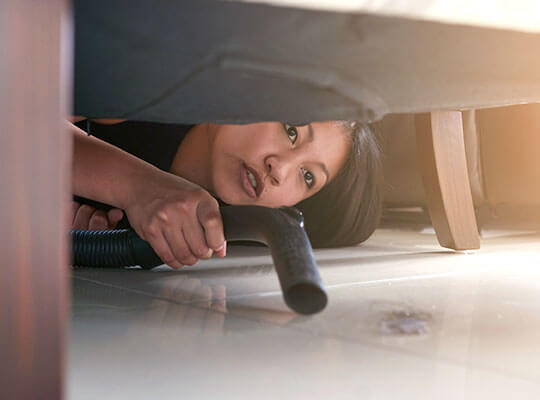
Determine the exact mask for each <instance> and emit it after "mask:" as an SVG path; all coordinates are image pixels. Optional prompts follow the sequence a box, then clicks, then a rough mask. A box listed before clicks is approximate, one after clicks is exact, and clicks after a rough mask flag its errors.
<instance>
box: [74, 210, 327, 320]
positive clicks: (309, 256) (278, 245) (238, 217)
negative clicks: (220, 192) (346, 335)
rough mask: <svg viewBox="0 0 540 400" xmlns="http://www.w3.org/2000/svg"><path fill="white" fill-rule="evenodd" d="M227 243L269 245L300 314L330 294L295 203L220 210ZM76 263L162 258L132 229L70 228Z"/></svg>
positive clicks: (148, 264)
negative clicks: (275, 206) (293, 205)
mask: <svg viewBox="0 0 540 400" xmlns="http://www.w3.org/2000/svg"><path fill="white" fill-rule="evenodd" d="M220 211H221V216H222V219H223V227H224V233H225V239H226V240H227V241H238V240H242V241H255V242H260V243H264V244H265V245H267V246H268V247H269V249H270V252H271V254H272V259H273V261H274V265H275V269H276V272H277V275H278V278H279V283H280V285H281V289H282V292H283V298H284V300H285V303H286V304H287V305H288V306H289V307H290V308H291V309H292V310H294V311H296V312H297V313H299V314H314V313H317V312H319V311H321V310H323V309H324V307H325V306H326V304H327V301H328V300H327V294H326V291H325V290H324V287H323V285H322V280H321V277H320V275H319V271H318V269H317V264H316V263H315V259H314V258H313V250H312V248H311V243H310V242H309V239H308V236H307V234H306V232H305V230H304V218H303V216H302V213H301V212H300V211H298V210H297V209H295V208H292V207H281V208H269V207H261V206H225V207H221V208H220ZM71 236H72V240H73V260H72V265H73V266H74V267H75V266H77V267H102V268H119V267H126V266H134V265H139V266H141V267H142V268H145V269H150V268H153V267H156V266H158V265H162V264H163V261H161V259H160V258H159V257H158V255H157V254H156V253H155V252H154V250H153V249H152V247H151V246H150V244H148V242H146V241H144V240H142V239H141V238H140V237H139V236H138V235H137V233H136V232H135V231H134V230H132V229H117V230H109V231H84V230H72V231H71Z"/></svg>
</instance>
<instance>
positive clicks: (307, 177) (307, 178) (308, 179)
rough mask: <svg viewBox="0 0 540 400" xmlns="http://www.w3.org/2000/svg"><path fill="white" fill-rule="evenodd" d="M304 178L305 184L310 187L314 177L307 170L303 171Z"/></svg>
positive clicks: (313, 182)
mask: <svg viewBox="0 0 540 400" xmlns="http://www.w3.org/2000/svg"><path fill="white" fill-rule="evenodd" d="M304 180H305V181H306V184H307V186H308V188H310V189H311V188H312V187H313V185H314V184H315V177H314V176H313V174H312V173H311V172H309V171H304Z"/></svg>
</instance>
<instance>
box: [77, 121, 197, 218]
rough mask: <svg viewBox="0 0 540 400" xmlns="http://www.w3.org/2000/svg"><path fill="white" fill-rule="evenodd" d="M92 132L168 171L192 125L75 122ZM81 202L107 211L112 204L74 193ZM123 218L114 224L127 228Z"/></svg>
mask: <svg viewBox="0 0 540 400" xmlns="http://www.w3.org/2000/svg"><path fill="white" fill-rule="evenodd" d="M75 125H76V126H77V127H79V128H81V129H82V130H84V131H85V132H86V133H88V134H89V135H91V136H95V137H97V138H99V139H101V140H104V141H105V142H108V143H110V144H112V145H115V146H116V147H119V148H121V149H122V150H125V151H127V152H128V153H130V154H132V155H134V156H135V157H138V158H140V159H142V160H144V161H147V162H149V163H150V164H152V165H154V166H156V167H158V168H159V169H162V170H164V171H167V172H168V171H169V170H170V168H171V165H172V162H173V160H174V156H175V155H176V152H177V151H178V147H180V144H181V143H182V140H183V139H184V138H185V136H186V135H187V133H188V131H189V130H190V129H191V128H192V127H193V126H194V125H179V124H164V123H156V122H139V121H125V122H121V123H119V124H112V125H105V124H98V123H95V122H92V121H90V120H84V121H80V122H77V123H76V124H75ZM73 200H74V201H77V202H79V203H80V204H88V205H91V206H92V207H95V208H97V209H100V210H104V211H108V210H110V209H111V208H113V207H112V206H110V205H108V204H104V203H100V202H97V201H93V200H90V199H86V198H84V197H80V196H73ZM128 227H129V222H128V220H127V218H126V216H125V214H124V218H123V219H122V220H121V221H120V222H119V223H118V225H117V228H119V229H122V228H128Z"/></svg>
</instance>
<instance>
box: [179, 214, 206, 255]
mask: <svg viewBox="0 0 540 400" xmlns="http://www.w3.org/2000/svg"><path fill="white" fill-rule="evenodd" d="M182 231H183V232H184V238H185V239H186V243H187V244H188V246H189V248H190V250H191V253H192V254H193V255H194V256H195V257H197V258H199V259H208V258H210V257H212V253H213V252H212V249H210V248H209V246H208V245H207V243H206V239H205V237H204V230H203V227H202V226H201V224H200V223H199V220H198V219H197V217H196V216H193V217H192V218H188V219H187V221H185V223H184V226H183V227H182Z"/></svg>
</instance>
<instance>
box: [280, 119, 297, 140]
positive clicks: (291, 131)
mask: <svg viewBox="0 0 540 400" xmlns="http://www.w3.org/2000/svg"><path fill="white" fill-rule="evenodd" d="M283 127H284V128H285V131H286V132H287V136H288V137H289V139H290V141H291V142H292V143H293V144H294V143H295V142H296V139H298V131H297V130H296V127H294V126H291V125H288V124H283Z"/></svg>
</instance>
